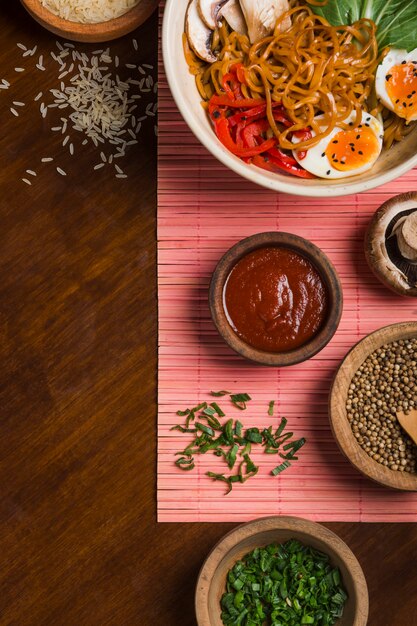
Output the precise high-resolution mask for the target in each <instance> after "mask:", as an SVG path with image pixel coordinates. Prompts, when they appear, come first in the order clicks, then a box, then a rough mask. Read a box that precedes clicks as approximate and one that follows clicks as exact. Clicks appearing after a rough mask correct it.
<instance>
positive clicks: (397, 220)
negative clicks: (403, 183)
mask: <svg viewBox="0 0 417 626" xmlns="http://www.w3.org/2000/svg"><path fill="white" fill-rule="evenodd" d="M365 254H366V259H367V261H368V264H369V266H370V268H371V270H372V271H373V272H374V274H375V275H376V276H377V278H379V280H381V282H383V283H384V284H385V285H386V286H387V287H389V288H390V289H392V290H393V291H395V292H396V293H399V294H401V295H403V296H411V297H414V298H415V297H417V192H409V193H403V194H400V195H398V196H395V197H394V198H391V200H388V201H387V202H385V203H384V204H383V205H382V206H381V207H380V208H379V209H378V211H377V212H376V213H375V215H374V217H373V218H372V220H371V223H370V225H369V228H368V231H367V233H366V238H365Z"/></svg>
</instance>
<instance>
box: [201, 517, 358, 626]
mask: <svg viewBox="0 0 417 626" xmlns="http://www.w3.org/2000/svg"><path fill="white" fill-rule="evenodd" d="M274 530H278V531H279V530H284V531H289V532H300V533H303V534H307V535H310V536H311V537H313V538H315V539H317V540H319V541H321V542H322V543H323V544H325V545H326V547H327V549H328V552H326V553H327V554H328V555H329V556H330V558H332V553H333V554H336V555H337V556H338V558H339V559H340V560H341V561H342V562H343V564H344V566H345V568H346V570H347V571H348V572H349V574H350V576H351V577H352V583H353V589H354V599H353V601H354V606H355V621H354V622H353V624H352V625H351V626H366V624H367V621H368V612H369V593H368V586H367V583H366V579H365V575H364V573H363V570H362V567H361V565H360V563H359V561H358V559H357V558H356V556H355V555H354V554H353V552H352V550H351V549H350V548H349V546H348V545H347V544H346V543H345V542H344V541H343V539H341V538H340V537H339V536H338V535H336V534H335V533H334V532H333V531H331V530H329V529H328V528H326V527H325V526H322V525H321V524H318V523H317V522H312V521H310V520H306V519H304V518H302V517H293V516H286V515H282V516H281V515H272V516H268V517H262V518H259V519H256V520H253V521H251V522H246V523H244V524H241V525H240V526H237V527H236V528H233V529H232V530H231V531H229V532H228V533H227V534H226V535H224V537H222V538H221V539H220V540H219V541H218V542H217V543H216V544H215V546H214V547H213V548H212V550H211V552H210V553H209V555H208V556H207V558H206V560H205V561H204V563H203V565H202V567H201V570H200V573H199V575H198V580H197V586H196V591H195V611H196V618H197V624H198V626H210V625H211V621H210V614H209V609H208V597H209V590H210V585H211V581H212V578H213V575H214V573H215V571H216V569H217V567H218V565H219V564H220V562H221V561H222V559H223V558H224V556H225V555H226V554H228V553H229V552H230V550H232V549H233V548H234V547H236V546H237V545H238V544H239V543H241V542H242V541H244V540H245V539H248V538H249V537H252V536H254V535H257V534H259V533H262V532H268V531H269V532H270V531H274Z"/></svg>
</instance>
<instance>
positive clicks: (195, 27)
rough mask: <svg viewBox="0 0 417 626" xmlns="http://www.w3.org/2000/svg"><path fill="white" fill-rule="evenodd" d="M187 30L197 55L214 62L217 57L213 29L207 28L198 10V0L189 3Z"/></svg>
mask: <svg viewBox="0 0 417 626" xmlns="http://www.w3.org/2000/svg"><path fill="white" fill-rule="evenodd" d="M185 30H186V33H187V37H188V42H189V44H190V46H191V48H192V49H193V50H194V52H195V53H196V55H197V56H198V57H200V59H203V61H207V62H208V63H214V61H216V60H217V58H216V56H215V55H214V54H213V51H212V49H211V41H212V37H213V31H212V30H210V28H207V26H206V24H205V23H204V22H203V20H202V19H201V17H200V13H199V12H198V0H191V2H190V4H189V5H188V10H187V18H186V20H185Z"/></svg>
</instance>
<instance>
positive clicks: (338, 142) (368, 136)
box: [322, 117, 380, 172]
mask: <svg viewBox="0 0 417 626" xmlns="http://www.w3.org/2000/svg"><path fill="white" fill-rule="evenodd" d="M364 119H365V120H366V119H367V118H366V117H365V118H364ZM379 152H380V145H379V142H378V139H377V137H376V135H375V133H374V132H373V131H372V130H371V128H370V127H369V123H368V122H366V121H365V122H364V123H363V124H360V125H359V126H358V128H353V129H352V130H341V131H340V132H339V133H337V135H335V136H334V137H333V139H332V140H331V141H330V143H329V145H328V146H327V148H326V152H325V153H324V154H323V155H322V156H324V155H326V156H327V158H328V159H329V161H330V163H331V165H332V166H333V167H334V169H335V170H339V171H341V172H349V171H351V170H357V169H359V168H361V167H363V166H364V165H367V164H368V163H373V162H374V161H376V159H377V158H378V156H379Z"/></svg>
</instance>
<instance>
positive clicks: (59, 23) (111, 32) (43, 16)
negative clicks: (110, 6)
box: [21, 0, 158, 43]
mask: <svg viewBox="0 0 417 626" xmlns="http://www.w3.org/2000/svg"><path fill="white" fill-rule="evenodd" d="M21 3H22V4H23V6H24V7H25V9H26V10H27V11H28V12H29V13H30V15H31V16H32V17H33V18H34V19H35V20H36V21H37V22H38V23H39V24H40V25H41V26H43V27H44V28H46V29H47V30H49V31H51V33H54V34H55V35H58V37H63V38H64V39H70V40H72V41H82V42H87V43H89V42H90V43H99V42H102V41H111V40H112V39H117V38H118V37H123V35H127V34H128V33H131V32H132V31H133V30H135V29H136V28H138V27H139V26H140V25H141V24H143V22H145V20H147V19H148V17H150V16H151V14H152V13H153V12H154V10H155V9H156V7H157V6H158V0H140V1H139V4H137V5H136V6H135V7H133V8H132V9H130V11H128V12H127V13H125V14H124V15H121V16H120V17H117V18H116V19H114V20H109V21H107V22H99V23H98V24H79V23H78V22H70V21H69V20H63V19H61V18H60V17H57V16H56V15H54V14H53V13H51V11H48V9H46V8H45V7H44V6H42V5H41V3H40V2H39V0H21Z"/></svg>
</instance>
